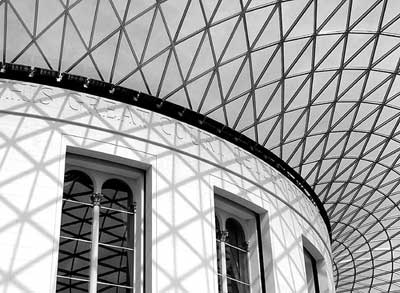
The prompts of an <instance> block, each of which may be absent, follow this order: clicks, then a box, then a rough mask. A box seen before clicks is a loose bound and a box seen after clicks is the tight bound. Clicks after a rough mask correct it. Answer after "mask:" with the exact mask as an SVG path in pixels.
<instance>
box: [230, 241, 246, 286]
mask: <svg viewBox="0 0 400 293" xmlns="http://www.w3.org/2000/svg"><path fill="white" fill-rule="evenodd" d="M225 251H226V274H227V276H228V277H230V278H232V279H235V280H240V281H242V282H245V283H248V275H249V273H248V269H247V252H244V251H240V250H238V249H235V248H233V247H231V246H229V245H225Z"/></svg>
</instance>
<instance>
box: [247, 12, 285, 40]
mask: <svg viewBox="0 0 400 293" xmlns="http://www.w3.org/2000/svg"><path fill="white" fill-rule="evenodd" d="M270 13H273V15H272V17H271V19H270V21H269V22H268V24H267V26H266V27H265V28H264V30H262V31H261V30H260V32H257V36H256V39H255V40H254V42H255V44H254V42H253V43H251V46H252V47H253V46H254V48H260V47H265V46H266V45H271V44H276V43H277V42H279V40H280V38H281V35H280V29H279V27H280V25H279V13H278V9H276V10H275V11H271V12H270ZM268 17H269V14H268V15H267V14H266V15H265V17H264V19H265V21H267V20H268ZM261 28H262V27H261Z"/></svg>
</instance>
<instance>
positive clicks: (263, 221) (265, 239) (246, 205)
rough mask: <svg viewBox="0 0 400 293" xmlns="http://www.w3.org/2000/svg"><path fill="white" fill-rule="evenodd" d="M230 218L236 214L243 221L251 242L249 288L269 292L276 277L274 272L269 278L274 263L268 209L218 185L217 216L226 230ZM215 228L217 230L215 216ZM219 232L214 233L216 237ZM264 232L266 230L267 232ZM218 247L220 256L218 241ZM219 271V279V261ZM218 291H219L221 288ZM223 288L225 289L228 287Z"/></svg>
mask: <svg viewBox="0 0 400 293" xmlns="http://www.w3.org/2000/svg"><path fill="white" fill-rule="evenodd" d="M221 216H222V217H221ZM228 218H233V219H234V220H236V221H238V222H239V223H240V225H241V226H242V229H243V232H244V235H245V239H246V241H248V243H249V246H248V279H249V285H250V286H249V292H267V291H266V286H267V283H268V286H271V288H274V284H273V277H272V276H271V278H269V280H266V279H265V273H266V272H265V267H267V266H269V265H271V266H272V255H271V254H272V251H271V245H270V235H269V224H268V213H267V211H266V210H264V209H262V208H260V207H258V206H256V205H255V204H253V203H251V202H249V201H247V200H244V199H243V198H241V197H239V196H237V195H235V194H232V193H230V192H228V191H225V190H222V189H220V188H218V187H215V186H214V219H218V221H219V224H220V228H221V229H222V230H223V229H224V228H225V225H224V224H225V222H226V220H227V219H228ZM214 231H215V232H216V223H215V220H214ZM215 232H214V235H215V237H216V233H215ZM264 232H265V233H264ZM262 233H264V235H263V234H262ZM215 240H216V242H215V243H217V237H216V239H215ZM214 247H215V249H216V254H215V255H216V256H217V245H216V244H215V245H214ZM216 259H217V257H216ZM216 262H217V260H216ZM271 270H272V268H271ZM215 275H216V276H217V283H218V282H219V281H218V278H219V274H218V265H217V264H216V266H215ZM271 281H272V283H271ZM223 284H224V283H223ZM224 289H226V287H225V288H223V290H224ZM216 292H219V291H218V290H217V291H216ZM222 292H224V293H225V291H222Z"/></svg>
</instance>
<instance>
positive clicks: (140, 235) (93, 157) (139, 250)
mask: <svg viewBox="0 0 400 293" xmlns="http://www.w3.org/2000/svg"><path fill="white" fill-rule="evenodd" d="M82 153H83V154H82ZM114 159H115V160H114ZM120 159H121V158H120V157H117V156H113V155H108V154H102V153H97V152H92V151H88V150H83V149H82V150H81V149H75V148H73V150H72V151H68V150H67V153H66V157H65V164H64V172H63V174H66V173H67V172H68V171H71V170H77V171H81V172H83V173H85V174H86V175H87V176H89V177H90V178H91V180H92V182H93V191H94V194H95V193H97V192H101V191H102V189H103V185H104V183H106V182H107V181H108V180H111V179H117V180H121V181H123V182H124V183H125V184H126V185H127V186H128V187H129V188H130V190H131V192H132V197H133V201H135V202H136V211H135V213H134V218H135V220H134V231H135V232H134V240H133V248H134V255H133V262H134V264H133V274H132V275H133V276H132V277H133V281H132V282H133V292H142V291H144V288H145V285H144V282H145V270H146V267H145V256H144V254H145V250H144V247H145V246H144V244H145V239H146V238H145V222H146V221H145V204H146V203H145V187H146V186H145V184H146V183H147V179H148V178H147V176H146V174H147V172H145V170H142V169H140V168H137V167H134V166H131V165H129V164H124V163H122V162H121V160H120ZM63 186H64V183H63V184H62V189H63ZM61 202H64V197H63V196H61ZM104 208H105V209H108V208H107V207H103V209H104ZM62 213H63V211H62V205H61V212H60V226H59V228H58V229H59V231H60V228H61V217H62ZM59 237H61V234H60V235H59ZM101 245H102V244H101ZM59 249H60V247H59V244H58V247H57V254H58V252H59ZM57 267H58V256H57ZM56 279H57V278H56ZM99 283H101V282H99Z"/></svg>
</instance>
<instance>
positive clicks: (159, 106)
mask: <svg viewBox="0 0 400 293" xmlns="http://www.w3.org/2000/svg"><path fill="white" fill-rule="evenodd" d="M163 104H164V102H161V103H160V104H157V105H156V107H157V108H158V109H160V108H161V107H162V106H163Z"/></svg>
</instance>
